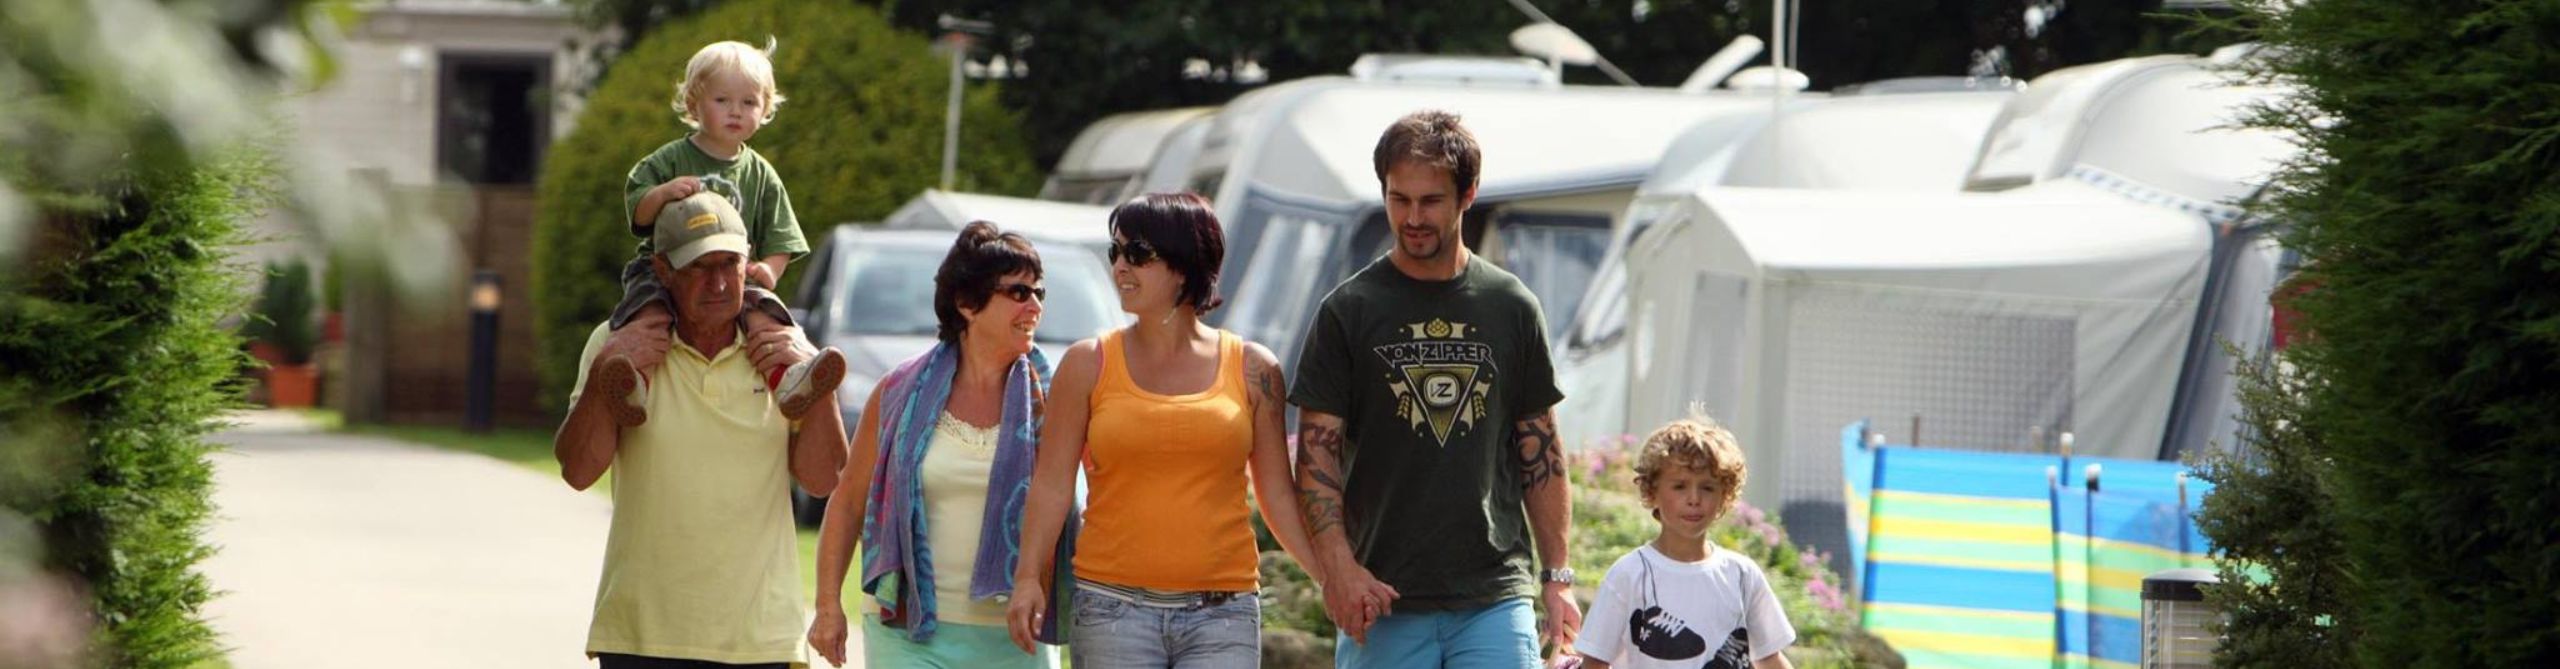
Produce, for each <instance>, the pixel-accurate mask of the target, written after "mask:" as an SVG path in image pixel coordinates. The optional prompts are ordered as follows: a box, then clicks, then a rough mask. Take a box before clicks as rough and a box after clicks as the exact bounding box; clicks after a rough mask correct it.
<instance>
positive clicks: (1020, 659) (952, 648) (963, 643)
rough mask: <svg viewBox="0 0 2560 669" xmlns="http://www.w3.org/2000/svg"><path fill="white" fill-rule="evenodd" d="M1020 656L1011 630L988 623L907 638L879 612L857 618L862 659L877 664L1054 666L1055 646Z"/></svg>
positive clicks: (948, 626)
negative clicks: (885, 622) (921, 638)
mask: <svg viewBox="0 0 2560 669" xmlns="http://www.w3.org/2000/svg"><path fill="white" fill-rule="evenodd" d="M1033 648H1036V649H1038V650H1039V651H1040V652H1039V654H1036V655H1025V654H1023V652H1022V649H1020V648H1015V647H1013V635H1012V633H1010V632H1007V631H1006V630H1005V628H1003V627H998V626H992V625H961V624H955V623H949V622H945V623H942V624H940V625H936V626H935V627H934V630H933V639H932V640H930V641H926V642H924V643H916V642H913V641H908V640H907V631H906V630H902V629H898V628H894V627H890V626H888V625H883V624H880V616H878V615H865V616H863V617H862V661H863V664H864V666H868V667H877V668H879V669H910V668H922V669H979V668H980V667H985V668H987V669H1003V668H1014V669H1057V667H1058V648H1057V647H1056V646H1048V645H1037V646H1033Z"/></svg>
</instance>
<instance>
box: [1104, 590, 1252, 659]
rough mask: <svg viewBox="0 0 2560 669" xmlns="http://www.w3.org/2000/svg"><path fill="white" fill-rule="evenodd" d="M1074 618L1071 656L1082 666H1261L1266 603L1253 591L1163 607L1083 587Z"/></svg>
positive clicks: (1198, 599) (1203, 598)
mask: <svg viewBox="0 0 2560 669" xmlns="http://www.w3.org/2000/svg"><path fill="white" fill-rule="evenodd" d="M1073 620H1074V626H1073V627H1071V628H1069V631H1068V633H1067V654H1068V656H1069V658H1070V659H1072V660H1073V664H1074V665H1075V666H1078V667H1110V668H1112V669H1119V668H1121V667H1175V668H1179V669H1255V668H1256V667H1260V666H1261V665H1262V602H1261V600H1260V599H1258V598H1256V597H1255V596H1254V595H1253V594H1250V593H1236V594H1234V595H1231V596H1225V595H1222V596H1218V597H1202V598H1197V599H1195V600H1194V601H1193V602H1191V603H1188V604H1185V605H1181V606H1159V605H1155V604H1139V603H1136V602H1133V601H1130V600H1127V599H1123V598H1121V597H1117V596H1114V595H1113V594H1112V593H1106V592H1103V591H1100V590H1096V589H1094V588H1092V587H1089V586H1080V587H1078V588H1077V589H1076V597H1075V617H1074V618H1073Z"/></svg>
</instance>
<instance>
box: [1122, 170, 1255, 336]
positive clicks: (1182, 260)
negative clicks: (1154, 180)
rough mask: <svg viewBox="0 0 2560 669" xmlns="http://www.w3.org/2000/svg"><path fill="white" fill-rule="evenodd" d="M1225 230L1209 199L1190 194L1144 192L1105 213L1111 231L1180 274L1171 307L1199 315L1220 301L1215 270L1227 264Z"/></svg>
mask: <svg viewBox="0 0 2560 669" xmlns="http://www.w3.org/2000/svg"><path fill="white" fill-rule="evenodd" d="M1225 229H1226V226H1222V225H1219V224H1218V214H1217V213H1216V212H1213V211H1211V210H1210V208H1209V201H1208V200H1207V199H1204V198H1201V197H1200V196H1199V195H1197V194H1193V193H1148V194H1145V195H1140V196H1137V197H1134V198H1130V199H1129V201H1128V202H1124V203H1121V204H1120V206H1119V207H1117V208H1114V209H1112V210H1111V231H1112V232H1114V233H1117V234H1119V235H1120V238H1121V239H1127V240H1131V241H1140V242H1146V244H1147V248H1151V249H1155V251H1156V257H1158V258H1162V259H1164V262H1165V267H1166V268H1169V269H1172V270H1173V271H1174V273H1175V274H1180V275H1182V293H1181V294H1179V295H1175V296H1174V298H1173V299H1174V303H1175V304H1188V305H1191V308H1192V309H1194V310H1196V311H1198V312H1199V313H1203V314H1205V313H1209V311H1210V310H1212V309H1216V308H1218V305H1221V304H1225V303H1226V300H1225V299H1223V298H1220V297H1218V270H1219V268H1220V267H1222V266H1224V265H1225V264H1226V261H1227V234H1226V232H1225Z"/></svg>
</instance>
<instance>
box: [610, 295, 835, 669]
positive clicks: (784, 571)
mask: <svg viewBox="0 0 2560 669" xmlns="http://www.w3.org/2000/svg"><path fill="white" fill-rule="evenodd" d="M607 334H609V331H608V329H607V328H606V327H605V326H601V325H600V326H597V327H596V329H595V332H594V333H593V334H590V335H588V337H587V347H586V351H585V352H584V353H581V354H579V356H578V384H577V386H575V387H576V388H584V387H586V374H587V368H588V367H590V366H592V365H593V364H594V362H595V357H596V351H597V350H598V349H600V348H602V347H603V345H604V340H605V336H606V335H607ZM739 339H740V340H741V341H743V340H744V339H745V337H744V335H741V336H740V337H739ZM648 377H649V400H648V406H649V422H647V423H644V424H641V425H640V426H639V427H636V428H631V429H627V430H623V431H622V442H621V450H620V451H619V452H618V453H616V454H615V455H614V458H613V527H612V534H611V535H610V536H608V537H607V538H606V539H605V549H604V577H603V579H602V581H601V582H599V583H597V584H596V608H595V619H594V622H593V623H592V624H591V626H589V627H588V628H587V652H588V653H590V654H593V653H624V654H630V655H645V656H651V657H666V658H683V659H695V660H708V661H712V662H721V663H728V664H748V663H762V662H790V663H794V664H805V663H806V662H807V659H806V656H804V655H803V654H802V644H801V637H802V634H803V632H804V631H805V630H806V629H807V625H808V615H809V614H808V602H805V601H802V599H801V596H800V578H799V573H800V564H799V562H800V555H799V544H798V537H797V535H796V534H794V532H793V528H792V524H791V513H790V507H789V504H788V501H789V494H790V486H791V485H792V482H791V473H790V458H789V448H790V444H789V442H790V422H789V421H787V420H784V419H783V417H782V411H781V410H780V409H779V408H776V407H775V406H774V403H773V400H772V397H771V396H770V395H769V394H768V393H767V392H766V391H765V387H764V384H763V383H762V381H761V379H760V377H759V375H757V374H756V370H755V367H754V366H753V365H751V364H749V363H748V362H747V355H746V352H745V351H744V350H742V349H740V348H739V347H738V346H736V345H734V344H733V345H731V346H730V347H729V348H727V349H723V350H721V351H720V352H719V353H718V354H717V355H713V356H711V357H709V358H704V357H703V356H702V354H701V352H699V351H695V350H694V349H693V347H690V346H686V345H684V342H683V340H681V339H678V340H676V341H675V345H674V346H672V347H670V350H669V351H668V352H667V358H666V362H665V363H663V364H661V365H660V366H659V368H658V369H657V370H655V371H653V372H651V373H650V374H648ZM569 401H570V402H571V403H572V404H574V403H576V402H577V391H576V390H572V391H571V392H570V396H569Z"/></svg>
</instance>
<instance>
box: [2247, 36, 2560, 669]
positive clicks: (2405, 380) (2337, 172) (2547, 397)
mask: <svg viewBox="0 0 2560 669" xmlns="http://www.w3.org/2000/svg"><path fill="white" fill-rule="evenodd" d="M2240 4H2241V5H2242V6H2243V9H2244V12H2245V19H2244V22H2243V23H2242V26H2243V27H2245V28H2247V29H2248V30H2249V32H2251V33H2252V34H2254V35H2255V36H2256V37H2257V38H2258V39H2260V40H2262V41H2263V42H2264V43H2265V44H2266V45H2267V47H2268V48H2267V49H2265V50H2264V51H2262V52H2261V58H2260V59H2259V60H2257V61H2255V62H2254V63H2253V64H2252V65H2251V66H2250V68H2251V70H2252V72H2253V73H2254V74H2256V75H2258V76H2260V77H2262V78H2266V79H2271V80H2275V81H2280V82H2283V83H2287V84H2292V85H2295V86H2298V87H2299V89H2300V90H2301V91H2302V93H2301V95H2300V96H2299V97H2297V98H2294V99H2292V100H2289V101H2286V102H2283V103H2279V104H2275V105H2272V106H2270V107H2268V108H2266V109H2264V110H2262V113H2260V114H2259V115H2258V116H2257V118H2256V119H2255V122H2256V123H2259V124H2262V125H2265V126H2271V127H2275V128H2280V129H2284V130H2287V131H2290V132H2293V133H2295V134H2296V135H2298V136H2299V137H2300V141H2301V144H2302V146H2303V147H2304V149H2305V155H2304V156H2303V157H2302V158H2300V159H2298V160H2296V161H2295V162H2293V163H2292V164H2289V165H2287V166H2286V167H2285V168H2284V169H2283V170H2282V171H2281V172H2279V173H2278V175H2277V177H2276V180H2275V186H2274V188H2273V189H2272V190H2273V195H2272V197H2271V198H2270V205H2269V212H2270V213H2272V214H2273V215H2275V216H2279V217H2281V218H2282V219H2284V220H2287V221H2290V222H2291V224H2292V226H2293V227H2292V232H2291V234H2289V235H2288V237H2287V239H2286V243H2288V244H2289V245H2291V246H2292V247H2293V248H2295V249H2297V250H2298V251H2299V252H2300V253H2301V254H2302V256H2303V259H2304V267H2303V270H2302V274H2301V276H2300V277H2299V279H2298V281H2299V282H2301V283H2302V284H2303V285H2307V286H2311V288H2310V289H2309V290H2308V291H2307V292H2305V293H2303V294H2302V295H2301V296H2300V297H2298V298H2295V304H2297V305H2298V306H2299V307H2300V311H2301V315H2302V322H2303V323H2304V324H2305V325H2306V327H2307V329H2308V332H2309V337H2308V338H2307V340H2306V341H2304V342H2303V343H2300V344H2297V345H2296V346H2295V348H2294V349H2292V350H2291V351H2290V352H2289V353H2290V355H2291V356H2292V358H2291V359H2292V361H2293V362H2295V363H2297V364H2298V365H2299V367H2300V370H2301V374H2302V377H2303V379H2305V381H2304V382H2303V383H2302V384H2300V386H2299V388H2298V392H2299V395H2300V400H2299V401H2300V403H2301V405H2300V414H2299V424H2300V425H2301V428H2300V429H2301V431H2302V433H2304V434H2308V435H2312V436H2315V437H2316V438H2317V443H2318V444H2319V448H2318V452H2319V454H2320V455H2321V456H2322V458H2323V459H2324V460H2325V462H2324V463H2322V466H2324V467H2333V468H2334V469H2331V470H2329V471H2327V472H2326V473H2325V475H2323V474H2322V473H2320V472H2318V471H2317V470H2314V471H2312V472H2309V473H2291V474H2288V476H2293V477H2297V478H2302V477H2309V478H2312V479H2313V480H2319V479H2320V478H2322V477H2323V476H2325V479H2326V480H2327V481H2328V484H2327V487H2328V488H2329V489H2330V490H2331V492H2332V494H2333V495H2334V502H2333V504H2334V507H2335V512H2334V513H2335V518H2336V521H2337V526H2338V531H2337V536H2338V542H2337V551H2338V555H2340V556H2342V557H2343V558H2344V560H2345V573H2346V574H2348V575H2350V577H2349V578H2346V579H2344V583H2343V586H2342V588H2343V601H2344V602H2345V604H2344V606H2345V608H2346V609H2347V614H2348V615H2346V616H2345V617H2344V619H2346V620H2348V621H2351V622H2353V623H2355V628H2354V634H2355V636H2354V640H2353V641H2352V643H2353V644H2354V648H2353V656H2352V657H2353V659H2354V661H2355V662H2356V663H2358V664H2361V665H2364V666H2372V667H2383V666H2390V667H2402V666H2419V667H2523V666H2551V665H2553V664H2554V663H2560V625H2554V624H2553V621H2555V620H2560V598H2554V597H2553V596H2552V593H2554V592H2560V551H2554V550H2552V547H2553V546H2555V545H2560V486H2554V485H2553V482H2555V481H2560V384H2555V383H2553V379H2555V378H2560V373H2555V372H2560V291H2554V290H2553V289H2552V287H2553V286H2555V285H2560V177H2555V175H2560V170H2555V169H2554V166H2555V165H2560V145H2555V144H2554V141H2553V140H2554V139H2555V138H2560V112H2554V111H2553V110H2555V109H2560V83H2555V82H2554V80H2553V78H2552V76H2551V73H2552V72H2553V71H2554V66H2555V65H2556V64H2560V51H2555V50H2553V49H2552V48H2551V46H2550V45H2551V43H2552V31H2553V29H2554V28H2553V26H2555V25H2560V1H2555V0H2510V1H2488V0H2427V1H2423V2H2422V1H2415V0H2322V1H2320V2H2289V1H2283V0H2245V1H2244V2H2242V3H2240ZM2296 464H2299V463H2296ZM2270 465H2271V466H2275V467H2283V466H2285V465H2286V461H2285V460H2281V459H2279V460H2274V461H2271V463H2270ZM2286 548H2287V550H2319V547H2318V546H2317V545H2312V546H2299V547H2296V546H2287V547H2286ZM2278 585H2279V586H2286V585H2289V584H2286V583H2283V582H2279V583H2278ZM2237 622H2239V621H2237V620H2235V623H2237ZM2249 632H2250V633H2252V634H2282V633H2290V634H2297V635H2303V634H2312V633H2315V630H2311V629H2302V628H2295V629H2290V630H2285V629H2272V630H2270V629H2256V630H2249ZM2273 664H2291V662H2290V661H2277V662H2274V663H2273Z"/></svg>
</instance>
